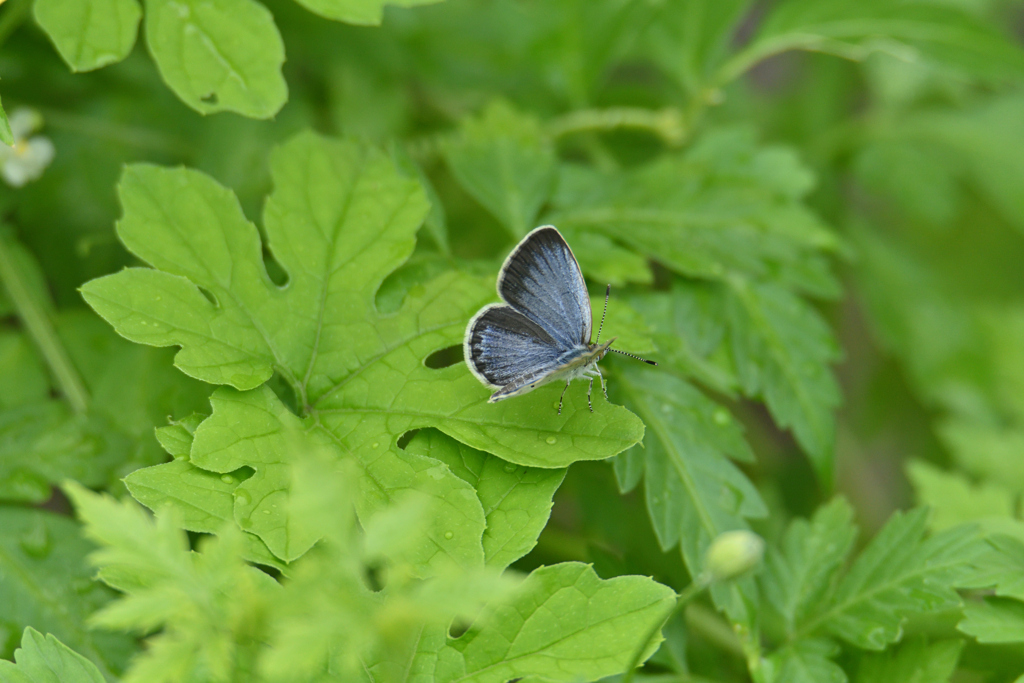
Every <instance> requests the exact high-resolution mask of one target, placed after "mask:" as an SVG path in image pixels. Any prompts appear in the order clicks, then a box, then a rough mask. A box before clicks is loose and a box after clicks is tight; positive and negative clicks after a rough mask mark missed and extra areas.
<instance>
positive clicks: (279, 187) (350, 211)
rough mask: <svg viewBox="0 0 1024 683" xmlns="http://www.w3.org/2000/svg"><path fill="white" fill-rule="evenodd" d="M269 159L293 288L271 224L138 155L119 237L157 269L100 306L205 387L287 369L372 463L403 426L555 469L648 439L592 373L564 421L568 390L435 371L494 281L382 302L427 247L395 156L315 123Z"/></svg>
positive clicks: (274, 211) (117, 288) (110, 279)
mask: <svg viewBox="0 0 1024 683" xmlns="http://www.w3.org/2000/svg"><path fill="white" fill-rule="evenodd" d="M271 167H272V175H273V177H274V180H275V186H276V189H275V192H274V194H273V195H271V197H270V199H269V200H268V202H267V205H266V212H265V214H266V215H265V220H264V223H265V225H266V230H267V234H268V237H269V247H270V249H271V250H272V251H273V253H274V256H275V259H276V261H277V262H278V263H279V264H281V266H282V267H283V268H284V270H285V271H286V272H287V273H288V276H289V282H288V286H287V287H286V288H278V287H277V286H275V285H274V284H273V283H272V282H270V281H269V279H268V278H267V276H266V274H265V270H264V266H263V262H262V259H261V258H260V252H261V245H260V240H259V236H258V232H257V230H256V228H255V227H254V226H253V225H252V224H251V223H249V222H247V221H246V220H245V218H244V217H243V216H242V215H241V212H240V210H239V207H238V204H237V202H236V201H235V200H234V197H233V196H232V195H231V194H230V193H229V192H228V191H227V190H225V189H223V188H222V187H220V186H219V185H217V184H216V183H214V182H213V181H212V180H210V179H209V178H207V177H206V176H203V175H201V174H199V173H196V172H194V171H186V170H181V169H176V170H163V169H157V168H153V167H148V166H132V167H129V168H128V170H127V171H126V173H125V178H124V180H123V182H122V184H121V196H122V201H123V203H124V205H125V216H124V218H123V219H122V221H121V222H120V223H119V224H118V231H119V234H120V236H121V238H122V240H123V241H124V242H125V244H126V245H127V246H128V247H129V249H131V250H132V251H133V252H135V253H136V254H137V255H139V256H140V257H141V258H143V259H144V260H146V261H148V262H150V263H152V264H153V265H154V266H156V267H157V268H159V269H160V270H150V269H140V268H135V269H128V270H125V271H123V272H121V273H118V274H115V275H110V276H107V277H104V278H100V279H98V280H93V281H92V282H89V283H87V284H86V285H85V286H83V288H82V291H83V295H84V296H85V298H86V300H87V301H88V302H89V303H90V305H92V306H93V307H94V308H95V309H96V310H97V311H98V312H99V313H100V315H102V316H103V317H105V318H106V319H107V320H108V321H109V322H111V323H112V324H113V325H114V327H115V329H117V331H118V332H119V333H121V334H123V335H124V336H126V337H128V338H129V339H132V340H133V341H137V342H141V343H147V344H153V345H158V346H169V345H180V346H182V350H181V351H180V352H179V353H178V355H177V356H176V359H175V363H176V364H177V366H178V367H179V368H181V369H183V370H184V371H185V372H187V373H188V374H191V375H193V376H196V377H199V378H201V379H204V380H206V381H209V382H214V383H225V384H231V385H232V386H235V387H236V388H239V389H248V388H252V387H255V386H258V385H260V384H261V383H263V382H264V381H266V380H267V379H268V378H269V377H270V375H271V373H272V372H274V371H276V372H278V373H280V374H281V376H282V377H284V378H285V379H286V381H287V382H288V383H289V384H291V387H292V389H293V390H294V392H295V395H296V397H297V402H298V405H299V408H300V410H303V411H304V412H308V413H311V414H312V413H314V412H315V414H316V415H317V416H318V419H319V424H320V425H322V427H323V428H325V429H326V430H328V431H329V432H331V433H332V434H333V435H334V438H337V439H339V440H340V442H341V445H342V446H343V448H344V449H347V450H350V451H352V452H353V453H354V454H355V455H356V456H357V457H358V458H367V459H373V458H376V457H378V455H379V453H381V452H383V450H385V449H387V450H390V451H392V452H393V451H394V449H395V448H396V446H395V442H396V440H397V438H398V437H399V436H400V435H401V434H403V433H405V432H406V431H409V430H412V429H417V428H422V427H436V428H438V429H440V430H441V431H443V432H445V433H447V434H449V435H450V436H453V437H455V438H456V439H458V440H459V441H462V442H463V443H465V444H467V445H469V446H472V447H474V448H477V449H480V450H484V451H487V452H489V453H492V454H494V455H497V456H499V457H501V458H503V459H505V460H509V461H511V462H514V463H516V464H520V465H527V466H540V467H564V466H566V465H568V464H569V463H570V462H574V461H576V460H581V459H601V458H606V457H608V456H610V455H613V454H615V453H617V452H619V451H621V450H623V449H625V448H627V447H629V446H630V445H632V444H634V443H636V442H637V441H638V440H639V439H640V437H641V435H642V424H641V423H640V421H639V419H638V418H636V417H635V416H634V415H632V414H630V413H629V412H628V411H626V410H625V409H623V408H620V407H616V406H612V405H610V404H608V403H607V402H605V401H603V400H600V399H599V400H596V401H595V402H594V411H595V412H594V413H590V411H589V410H588V409H587V407H586V397H585V393H586V387H585V386H583V385H582V383H577V384H576V386H575V387H574V388H573V390H570V391H569V392H568V393H567V394H566V403H565V408H564V409H563V411H562V414H561V415H557V414H556V412H555V411H554V406H555V405H556V403H557V398H558V397H557V395H558V393H559V392H560V391H561V389H560V388H559V387H557V386H553V385H551V386H547V387H542V388H540V389H538V390H537V391H534V392H532V393H530V394H529V395H527V396H524V397H522V398H517V399H515V400H511V401H505V402H503V403H500V404H497V405H492V404H488V403H486V398H487V397H488V395H489V393H490V392H489V390H488V389H487V388H485V387H483V386H482V385H480V383H479V382H478V381H477V380H476V379H475V378H474V377H473V376H472V375H471V374H470V373H469V372H468V371H467V370H466V368H465V366H463V365H456V366H453V367H448V368H443V369H439V370H435V369H432V368H429V367H426V366H425V365H424V360H425V359H426V358H427V357H428V356H429V355H430V354H432V353H433V352H434V351H437V350H438V349H442V348H446V347H449V346H454V345H458V344H461V342H462V338H463V334H464V329H465V325H466V321H467V320H468V319H469V318H470V317H471V316H472V315H473V314H474V313H475V312H476V311H477V310H478V309H479V307H480V306H481V305H482V304H484V303H486V302H487V301H489V300H491V299H493V297H494V295H493V294H492V292H493V289H492V285H491V284H490V283H485V282H482V281H479V280H476V279H473V278H470V277H467V276H464V275H460V274H455V273H447V274H445V275H442V276H440V277H438V278H436V279H434V280H433V281H431V282H430V283H428V284H427V285H426V286H423V287H414V288H413V289H412V290H410V295H409V296H407V297H406V299H405V301H404V302H403V304H402V307H401V309H400V310H399V311H398V312H396V313H394V314H387V315H381V314H379V313H378V312H377V311H376V309H375V305H374V294H375V292H376V290H377V288H378V287H379V286H380V283H381V281H382V280H383V279H384V277H385V276H386V275H387V274H388V273H390V272H391V271H392V270H394V269H395V268H396V267H397V266H399V265H400V264H401V263H402V262H403V261H404V260H405V258H406V257H407V256H408V254H409V253H410V251H411V250H412V247H413V244H414V242H413V237H414V234H415V231H416V228H417V227H418V225H419V223H420V221H421V220H422V218H423V215H424V213H425V211H426V206H425V201H424V198H423V194H422V190H420V188H419V187H418V185H417V184H416V183H415V181H412V180H409V179H407V178H404V177H402V176H400V175H399V174H398V173H397V172H396V170H395V168H394V166H393V165H392V164H391V162H390V161H389V160H388V159H387V158H386V157H384V156H383V155H381V154H380V153H378V152H376V151H374V150H372V149H370V148H367V147H363V146H360V145H357V144H355V143H351V142H339V141H332V140H327V139H324V138H319V137H317V136H315V135H312V134H302V135H299V136H298V137H296V138H294V139H293V140H292V141H291V142H289V143H288V144H286V145H285V146H283V147H281V148H279V149H278V150H276V151H275V152H274V154H273V155H272V162H271ZM200 288H202V289H203V290H205V291H206V292H209V294H210V295H211V296H212V297H213V298H214V299H215V300H216V302H217V305H216V306H214V305H213V304H211V303H210V301H209V300H207V299H206V297H204V296H203V294H202V293H201V292H200ZM374 444H376V446H374ZM378 449H379V450H378Z"/></svg>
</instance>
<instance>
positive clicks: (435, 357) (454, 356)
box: [423, 344, 463, 370]
mask: <svg viewBox="0 0 1024 683" xmlns="http://www.w3.org/2000/svg"><path fill="white" fill-rule="evenodd" d="M461 360H463V353H462V345H461V344H460V345H459V346H447V347H445V348H443V349H439V350H437V351H434V352H433V353H432V354H430V355H429V356H427V357H426V359H425V360H424V361H423V364H424V365H426V366H427V367H428V368H430V369H431V370H440V369H441V368H448V367H451V366H453V365H455V364H456V363H458V362H459V361H461Z"/></svg>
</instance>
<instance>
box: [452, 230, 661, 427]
mask: <svg viewBox="0 0 1024 683" xmlns="http://www.w3.org/2000/svg"><path fill="white" fill-rule="evenodd" d="M611 290H612V286H611V285H608V289H607V290H606V291H605V297H604V314H602V315H601V324H600V326H599V327H598V328H597V340H596V341H593V342H592V341H590V335H591V332H592V330H593V320H592V317H591V312H590V295H589V294H588V293H587V285H586V283H585V282H584V280H583V272H582V271H580V265H579V263H577V261H576V257H575V256H574V255H573V253H572V249H570V248H569V245H568V244H567V243H566V241H565V238H564V237H562V235H561V233H559V232H558V230H557V229H556V228H555V227H554V226H552V225H542V226H541V227H539V228H536V229H534V230H533V231H531V232H530V233H529V234H528V235H527V236H526V237H524V238H523V240H522V241H521V242H520V243H519V244H518V245H517V246H516V248H515V249H513V250H512V253H511V254H509V256H508V258H507V259H505V263H504V264H502V266H501V270H500V271H499V272H498V296H500V297H501V299H502V301H504V302H505V303H500V304H488V305H487V306H484V307H483V308H481V309H480V311H479V312H478V313H477V314H476V315H475V316H473V319H472V320H470V321H469V325H467V326H466V337H465V339H464V341H463V344H462V348H463V353H464V354H465V357H466V365H468V366H469V369H470V371H471V372H472V373H473V374H474V375H475V376H476V378H477V379H478V380H480V381H481V382H483V383H484V384H485V385H486V386H488V387H490V388H492V389H497V391H495V392H494V393H493V394H491V398H490V399H489V402H490V403H494V402H496V401H503V400H505V399H506V398H512V397H513V396H519V395H521V394H525V393H527V392H529V391H532V390H534V389H536V388H537V387H539V386H541V385H542V384H547V383H548V382H554V381H558V380H565V388H564V389H562V394H561V395H560V396H559V397H558V414H559V415H561V414H562V399H563V398H564V397H565V392H566V390H567V389H568V388H569V384H570V383H571V382H572V381H573V380H574V379H577V378H581V379H589V380H590V386H589V388H588V389H587V405H588V406H589V407H590V412H594V405H593V403H592V402H591V393H592V392H593V389H594V379H595V378H597V379H600V380H601V389H602V390H603V391H604V396H605V398H606V399H607V398H608V388H607V386H606V384H605V381H604V375H602V374H601V370H600V369H599V368H598V367H597V363H598V361H600V360H601V359H602V358H604V357H605V354H607V353H608V352H609V351H614V352H616V353H621V354H622V355H624V356H629V357H630V358H635V359H636V360H640V361H643V362H644V363H649V364H650V365H657V363H655V362H654V361H650V360H645V359H643V358H640V357H639V356H635V355H633V354H631V353H626V352H625V351H619V350H618V349H613V348H611V345H612V342H614V341H615V339H616V338H615V337H613V338H611V339H609V340H608V341H606V342H605V343H603V344H601V343H600V341H601V330H602V329H603V328H604V318H605V315H607V313H608V297H609V296H611Z"/></svg>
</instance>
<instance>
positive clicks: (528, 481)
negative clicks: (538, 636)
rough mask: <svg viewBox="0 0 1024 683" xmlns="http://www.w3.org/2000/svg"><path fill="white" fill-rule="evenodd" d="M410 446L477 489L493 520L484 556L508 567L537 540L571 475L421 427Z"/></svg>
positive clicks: (486, 533) (409, 449) (408, 448)
mask: <svg viewBox="0 0 1024 683" xmlns="http://www.w3.org/2000/svg"><path fill="white" fill-rule="evenodd" d="M405 450H406V451H407V452H408V453H414V454H417V455H421V456H427V457H430V458H434V459H436V460H440V461H441V462H443V463H444V464H445V465H447V466H448V468H449V469H450V470H451V471H452V472H453V473H454V474H455V476H457V477H459V478H460V479H462V480H463V481H465V482H467V483H468V484H470V485H471V486H472V487H473V488H474V489H476V494H477V496H478V497H479V499H480V504H481V505H482V506H483V510H484V517H485V519H486V524H487V527H486V529H485V530H484V533H483V547H484V560H485V562H486V563H487V564H488V565H490V566H493V567H498V568H502V569H503V568H505V567H507V566H508V565H510V564H511V563H512V562H515V561H516V560H517V559H519V558H520V557H522V556H523V555H525V554H526V553H528V552H530V550H532V549H533V546H534V545H536V543H537V536H539V535H540V532H541V530H542V529H543V528H544V525H545V524H547V521H548V516H549V515H550V513H551V499H552V496H554V494H555V491H556V490H557V489H558V486H559V485H560V484H561V483H562V479H564V478H565V470H545V469H539V468H536V467H522V466H519V465H513V464H511V463H507V462H504V461H503V460H501V459H499V458H495V457H494V456H491V455H488V454H487V453H483V452H481V451H478V450H476V449H474V448H470V447H469V446H466V445H464V444H461V443H459V442H458V441H455V440H454V439H452V438H451V437H449V436H446V435H444V434H442V433H440V432H437V431H435V430H422V431H420V432H418V433H417V434H416V435H415V436H414V437H413V438H412V440H411V441H409V444H408V445H407V446H406V447H405Z"/></svg>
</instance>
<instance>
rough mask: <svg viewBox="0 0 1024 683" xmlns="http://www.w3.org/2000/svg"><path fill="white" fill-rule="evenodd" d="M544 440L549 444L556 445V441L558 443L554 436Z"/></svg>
mask: <svg viewBox="0 0 1024 683" xmlns="http://www.w3.org/2000/svg"><path fill="white" fill-rule="evenodd" d="M544 440H545V441H547V442H548V443H550V444H554V443H555V442H556V441H558V439H556V438H555V437H553V436H549V437H548V438H546V439H544Z"/></svg>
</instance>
